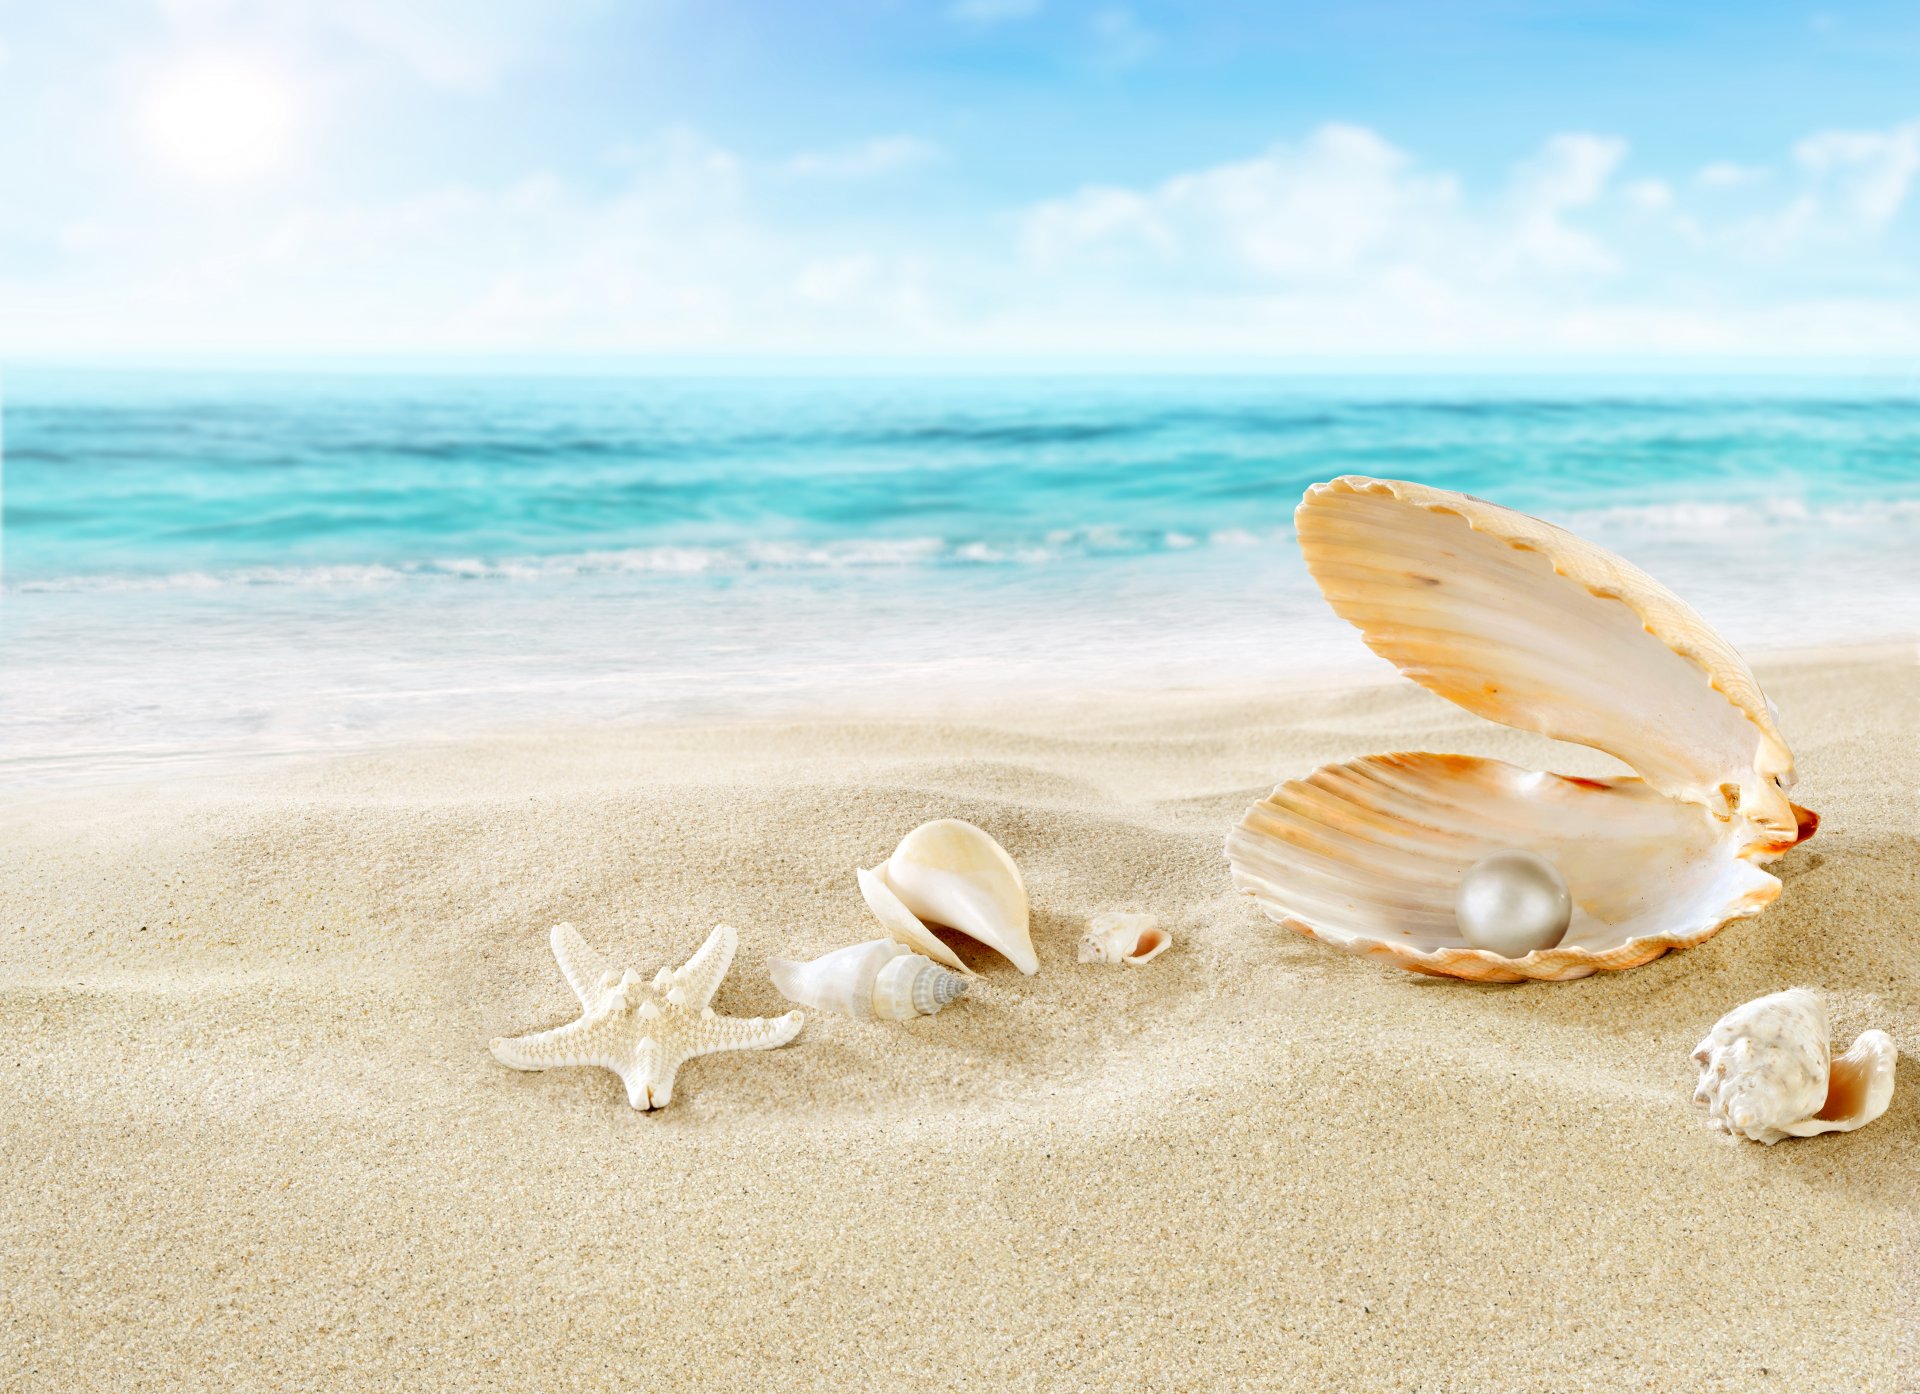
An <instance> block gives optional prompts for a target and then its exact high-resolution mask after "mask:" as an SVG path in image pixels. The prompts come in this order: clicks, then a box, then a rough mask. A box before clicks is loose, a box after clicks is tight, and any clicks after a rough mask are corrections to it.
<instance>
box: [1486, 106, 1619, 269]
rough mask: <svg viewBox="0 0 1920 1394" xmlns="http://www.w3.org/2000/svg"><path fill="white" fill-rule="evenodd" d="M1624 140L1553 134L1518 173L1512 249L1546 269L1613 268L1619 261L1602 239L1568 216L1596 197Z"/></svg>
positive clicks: (1615, 164)
mask: <svg viewBox="0 0 1920 1394" xmlns="http://www.w3.org/2000/svg"><path fill="white" fill-rule="evenodd" d="M1626 154H1627V143H1626V142H1625V141H1623V140H1615V139H1611V138H1608V137H1604V136H1592V135H1557V136H1554V137H1553V138H1552V139H1551V140H1549V141H1548V142H1547V144H1546V146H1545V148H1544V149H1542V150H1541V152H1540V154H1539V155H1537V156H1536V157H1535V158H1534V159H1532V160H1530V161H1528V162H1527V163H1526V164H1525V165H1523V166H1521V168H1520V171H1519V174H1518V177H1517V179H1516V194H1517V198H1516V205H1517V212H1516V217H1515V226H1514V230H1513V233H1512V237H1511V244H1510V246H1511V254H1512V255H1513V256H1515V257H1517V258H1519V259H1521V260H1524V261H1530V262H1532V263H1534V264H1535V265H1537V266H1539V267H1542V268H1544V269H1545V270H1548V271H1613V270H1616V269H1618V267H1619V262H1618V260H1617V259H1616V258H1615V256H1614V254H1613V253H1612V251H1610V250H1609V249H1608V248H1607V246H1606V245H1605V243H1603V242H1602V241H1601V240H1600V239H1599V238H1598V237H1596V236H1594V235H1593V234H1591V233H1589V232H1585V231H1582V230H1580V229H1578V228H1576V227H1574V226H1572V225H1571V224H1570V223H1568V222H1567V220H1566V216H1565V215H1566V214H1567V213H1568V212H1570V211H1572V210H1574V209H1578V208H1586V207H1588V206H1590V205H1591V204H1593V203H1594V202H1595V201H1596V200H1598V199H1599V197H1600V194H1601V191H1602V190H1603V189H1605V187H1606V184H1607V180H1608V179H1610V178H1611V177H1612V175H1613V171H1614V170H1615V169H1616V168H1617V167H1618V166H1619V164H1620V161H1621V160H1623V159H1625V158H1626Z"/></svg>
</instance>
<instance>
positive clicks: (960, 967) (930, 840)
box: [860, 818, 1040, 974]
mask: <svg viewBox="0 0 1920 1394" xmlns="http://www.w3.org/2000/svg"><path fill="white" fill-rule="evenodd" d="M860 893H861V894H862V895H863V896H865V897H866V901H867V906H868V908H869V909H871V910H872V911H873V913H874V916H875V917H876V918H877V919H878V920H879V921H880V923H881V924H882V925H883V926H885V928H886V931H887V933H888V934H890V935H892V936H893V937H894V938H895V939H898V940H899V941H900V942H901V943H903V944H905V945H907V946H908V947H909V948H911V949H913V950H915V951H916V952H919V953H923V954H925V955H926V956H927V957H928V958H931V959H933V960H934V961H935V962H937V963H944V964H946V965H947V966H948V967H949V968H952V969H954V970H956V971H958V972H961V973H965V972H967V968H966V966H965V965H964V964H963V963H961V961H960V959H959V956H958V955H956V954H955V953H954V952H953V950H952V949H950V948H948V947H947V946H946V945H945V944H943V943H941V942H940V940H939V939H938V938H936V937H935V936H934V933H933V931H932V930H930V929H929V928H927V926H928V925H929V924H938V925H945V926H946V927H947V928H948V929H957V930H959V931H960V932H961V933H962V934H965V935H967V936H968V937H969V938H972V939H977V940H979V941H980V942H981V943H982V944H985V945H986V946H987V947H988V948H990V949H995V950H998V951H999V952H1000V953H1002V954H1004V955H1005V956H1006V957H1007V958H1009V959H1011V960H1012V961H1013V965H1014V967H1016V968H1018V969H1019V970H1020V971H1021V972H1022V973H1027V974H1033V973H1037V972H1039V971H1040V959H1039V957H1038V956H1037V955H1036V954H1035V953H1034V951H1033V937H1032V933H1031V931H1030V929H1029V925H1028V907H1027V888H1026V885H1025V884H1024V883H1023V882H1022V881H1021V879H1020V868H1019V867H1017V866H1015V865H1014V863H1013V858H1012V857H1010V856H1008V855H1007V849H1006V848H1004V847H1002V846H1001V845H1000V844H999V843H997V842H995V841H994V840H993V838H992V837H991V836H990V835H989V834H988V833H986V832H985V831H984V830H982V829H980V828H976V827H975V826H974V825H973V824H971V823H966V822H962V821H961V820H960V819H958V818H940V819H936V820H935V821H933V822H931V823H922V824H921V825H920V826H919V827H917V828H915V829H914V830H913V831H912V832H910V833H908V834H907V835H906V836H905V837H903V838H901V839H900V845H899V846H898V847H896V848H894V851H893V855H892V856H891V857H888V858H887V859H886V861H884V862H882V863H881V864H880V865H879V866H876V867H874V868H872V869H871V870H863V871H861V872H860Z"/></svg>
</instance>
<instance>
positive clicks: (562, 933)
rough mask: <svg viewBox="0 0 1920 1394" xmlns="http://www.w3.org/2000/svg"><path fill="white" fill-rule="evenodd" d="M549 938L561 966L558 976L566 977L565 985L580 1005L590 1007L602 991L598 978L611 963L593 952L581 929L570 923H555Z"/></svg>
mask: <svg viewBox="0 0 1920 1394" xmlns="http://www.w3.org/2000/svg"><path fill="white" fill-rule="evenodd" d="M548 940H549V942H550V943H551V944H552V945H553V957H554V959H555V960H556V961H557V962H558V963H559V965H560V973H561V976H563V977H564V978H566V980H567V986H568V987H570V988H572V989H573V995H574V996H575V997H578V998H579V999H580V1005H581V1006H583V1007H591V1006H593V1004H594V1003H595V1002H597V1001H598V1000H599V999H600V994H601V992H602V991H603V988H602V985H601V979H603V978H604V977H605V976H606V975H607V973H608V971H609V970H610V969H611V967H612V965H611V964H609V963H608V962H607V960H606V959H604V958H602V957H601V956H600V955H599V954H598V953H596V952H595V951H594V950H593V948H592V947H590V946H589V945H588V943H587V941H586V940H584V939H582V938H581V937H580V931H579V930H577V929H575V928H574V927H573V926H572V925H570V924H557V925H555V926H554V927H553V932H552V934H550V935H549V936H548Z"/></svg>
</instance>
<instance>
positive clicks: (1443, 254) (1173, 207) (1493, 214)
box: [1025, 125, 1626, 284]
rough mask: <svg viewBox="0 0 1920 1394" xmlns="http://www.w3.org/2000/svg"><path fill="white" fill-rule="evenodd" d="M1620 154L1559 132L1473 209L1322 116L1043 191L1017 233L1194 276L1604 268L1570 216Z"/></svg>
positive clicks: (1032, 243) (1396, 153)
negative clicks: (1161, 178) (1131, 171)
mask: <svg viewBox="0 0 1920 1394" xmlns="http://www.w3.org/2000/svg"><path fill="white" fill-rule="evenodd" d="M1625 153H1626V147H1625V145H1624V143H1623V142H1620V141H1617V140H1610V139H1605V138H1602V137H1598V136H1587V135H1563V136H1556V137H1554V138H1553V139H1552V140H1550V141H1549V142H1547V144H1546V146H1545V147H1544V148H1543V149H1542V150H1541V152H1540V154H1539V155H1538V156H1536V157H1535V158H1534V159H1533V160H1531V161H1528V162H1527V163H1526V164H1524V165H1523V166H1521V168H1520V169H1519V171H1518V172H1517V173H1516V176H1515V179H1514V182H1513V187H1512V189H1511V191H1510V192H1509V194H1508V195H1507V197H1506V198H1505V200H1504V201H1503V202H1502V204H1501V206H1500V207H1498V208H1487V209H1484V210H1477V209H1473V208H1470V207H1469V206H1468V204H1467V201H1466V200H1465V198H1464V195H1463V193H1462V190H1461V187H1460V184H1459V181H1458V180H1457V179H1455V178H1454V177H1453V176H1452V175H1450V174H1447V173H1444V172H1435V171H1429V170H1424V169H1422V168H1420V167H1419V166H1418V164H1417V162H1416V161H1415V160H1414V159H1413V158H1412V156H1410V155H1408V154H1407V153H1406V152H1404V151H1402V150H1400V149H1398V148H1397V147H1395V146H1393V145H1391V144H1390V143H1388V142H1387V141H1386V140H1384V139H1382V138H1381V137H1380V136H1379V135H1377V134H1375V133H1374V132H1372V131H1370V130H1367V129H1366V128H1364V127H1360V126H1350V125H1329V126H1323V127H1321V128H1320V129H1319V130H1318V131H1315V132H1314V133H1313V134H1312V135H1311V136H1309V137H1308V138H1307V140H1305V141H1304V142H1302V143H1301V144H1299V145H1297V146H1288V145H1277V146H1275V147H1273V148H1272V149H1271V150H1269V151H1267V152H1266V153H1265V154H1263V155H1260V156H1257V157H1256V158H1254V159H1251V160H1243V161H1239V162H1236V163H1233V164H1225V165H1216V166H1213V167H1211V168H1208V169H1203V170H1197V171H1194V172H1193V173H1190V174H1182V175H1177V176H1175V177H1174V178H1172V179H1169V180H1167V181H1165V182H1164V183H1162V184H1160V185H1158V186H1156V187H1154V188H1152V189H1147V190H1129V189H1117V188H1090V189H1083V190H1081V191H1079V192H1078V193H1075V194H1072V195H1070V196H1068V197H1066V198H1062V199H1053V200H1049V201H1047V202H1044V203H1042V204H1040V205H1039V206H1038V207H1036V208H1034V209H1033V210H1032V211H1031V212H1030V213H1029V214H1028V216H1027V220H1026V227H1025V246H1026V249H1027V252H1028V254H1029V255H1030V256H1031V257H1033V258H1034V259H1035V260H1036V261H1038V262H1040V263H1042V264H1044V265H1050V266H1060V265H1063V264H1067V263H1072V262H1075V261H1089V260H1090V261H1098V260H1100V259H1102V258H1105V259H1107V260H1111V259H1112V257H1113V254H1114V253H1116V252H1120V251H1124V250H1126V249H1128V248H1137V249H1145V250H1148V251H1150V252H1151V253H1152V254H1153V258H1154V259H1155V260H1156V261H1158V262H1161V263H1163V264H1178V265H1179V266H1180V267H1182V268H1183V269H1185V270H1186V271H1187V272H1188V273H1189V275H1190V277H1192V278H1196V279H1202V280H1217V279H1219V276H1220V274H1221V273H1222V272H1223V271H1226V270H1230V269H1233V268H1238V269H1239V270H1240V271H1243V272H1246V273H1250V274H1251V275H1252V276H1253V277H1255V278H1257V279H1258V280H1260V281H1266V282H1288V281H1300V280H1312V279H1352V278H1355V277H1359V276H1379V275H1381V274H1383V273H1387V272H1394V273H1397V274H1402V275H1405V274H1408V273H1414V272H1419V273H1424V274H1425V275H1426V276H1427V277H1428V278H1429V280H1430V283H1432V284H1440V283H1444V282H1446V281H1448V280H1451V279H1453V278H1454V277H1456V276H1458V275H1462V274H1464V275H1466V276H1469V277H1475V276H1479V277H1489V276H1490V277H1495V278H1498V277H1500V276H1503V275H1506V274H1508V273H1510V272H1511V271H1512V270H1513V269H1515V268H1526V267H1532V268H1538V269H1541V270H1545V271H1549V272H1592V271H1608V270H1612V269H1613V268H1614V267H1615V266H1616V265H1617V263H1616V260H1615V258H1614V256H1613V254H1612V253H1611V252H1610V251H1609V250H1608V248H1607V247H1606V246H1605V245H1604V244H1603V243H1602V242H1601V240H1600V239H1599V238H1598V237H1596V236H1595V235H1593V234H1591V233H1589V232H1586V231H1583V230H1581V229H1580V228H1578V227H1576V226H1574V225H1573V223H1572V222H1570V221H1569V215H1570V214H1571V213H1573V212H1574V211H1575V210H1579V209H1582V208H1585V207H1587V206H1588V205H1591V204H1593V203H1594V202H1595V201H1596V200H1598V199H1599V197H1600V195H1601V192H1602V190H1603V189H1604V188H1605V186H1606V183H1607V181H1608V179H1609V178H1610V176H1611V174H1612V172H1613V169H1614V168H1615V167H1616V166H1617V165H1618V164H1619V162H1620V160H1621V159H1622V158H1623V157H1624V155H1625Z"/></svg>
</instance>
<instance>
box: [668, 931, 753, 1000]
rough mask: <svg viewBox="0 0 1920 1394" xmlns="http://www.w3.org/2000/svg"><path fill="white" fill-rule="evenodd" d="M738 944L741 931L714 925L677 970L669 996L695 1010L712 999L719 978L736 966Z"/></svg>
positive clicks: (717, 988)
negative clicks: (696, 948)
mask: <svg viewBox="0 0 1920 1394" xmlns="http://www.w3.org/2000/svg"><path fill="white" fill-rule="evenodd" d="M739 944H740V932H739V931H738V930H736V929H735V928H734V927H733V926H732V925H724V924H717V925H715V926H714V927H713V933H711V934H709V935H708V936H707V942H706V943H704V944H702V945H701V946H700V951H699V952H698V953H696V954H695V955H694V956H693V957H692V958H690V959H688V960H687V961H686V962H685V963H684V964H682V965H681V966H680V967H679V968H678V969H676V970H675V971H674V974H673V987H672V989H671V990H670V991H669V993H668V996H669V998H671V999H672V1000H674V1001H676V1002H677V1003H678V1005H680V1006H683V1007H688V1008H691V1009H692V1010H693V1011H696V1012H697V1011H699V1010H700V1009H701V1008H703V1007H705V1006H706V1005H707V1004H708V1003H709V1002H711V1001H713V994H714V993H716V992H718V991H719V990H720V980H721V979H722V978H724V977H726V976H727V969H729V968H731V967H732V966H733V951H734V949H736V948H737V947H739Z"/></svg>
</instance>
